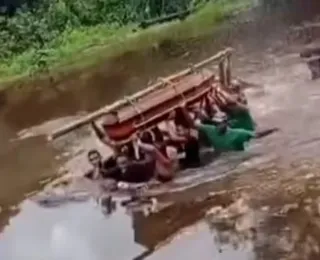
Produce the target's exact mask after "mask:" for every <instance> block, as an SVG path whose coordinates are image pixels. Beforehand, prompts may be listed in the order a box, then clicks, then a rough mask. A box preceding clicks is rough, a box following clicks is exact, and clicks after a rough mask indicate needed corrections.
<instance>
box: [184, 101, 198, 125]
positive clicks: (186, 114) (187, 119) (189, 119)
mask: <svg viewBox="0 0 320 260" xmlns="http://www.w3.org/2000/svg"><path fill="white" fill-rule="evenodd" d="M181 111H182V114H183V116H184V118H185V120H186V121H187V123H188V125H189V127H190V128H198V126H197V124H196V123H195V121H194V120H193V119H192V118H191V116H190V114H189V112H188V110H187V108H186V106H185V105H181Z"/></svg>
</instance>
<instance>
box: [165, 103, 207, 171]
mask: <svg viewBox="0 0 320 260" xmlns="http://www.w3.org/2000/svg"><path fill="white" fill-rule="evenodd" d="M170 119H171V125H169V127H168V132H167V133H168V142H167V143H168V145H172V146H175V147H176V148H177V151H178V152H183V153H184V154H185V157H184V158H182V159H180V168H182V169H186V168H197V167H199V166H200V164H201V162H200V144H199V140H198V136H197V134H195V133H194V131H192V129H190V128H189V125H188V122H187V121H186V120H185V118H184V114H183V112H182V111H181V109H176V111H173V113H172V114H171V117H170Z"/></svg>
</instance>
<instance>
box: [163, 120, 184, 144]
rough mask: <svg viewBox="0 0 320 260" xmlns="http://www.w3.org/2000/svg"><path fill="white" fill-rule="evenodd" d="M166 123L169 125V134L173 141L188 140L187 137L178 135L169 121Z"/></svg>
mask: <svg viewBox="0 0 320 260" xmlns="http://www.w3.org/2000/svg"><path fill="white" fill-rule="evenodd" d="M166 125H167V131H168V135H169V137H170V139H171V140H172V141H176V142H181V143H183V142H186V138H184V137H182V136H179V135H177V133H176V131H175V130H174V129H172V127H171V126H170V124H169V122H167V124H166Z"/></svg>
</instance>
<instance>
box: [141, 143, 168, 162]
mask: <svg viewBox="0 0 320 260" xmlns="http://www.w3.org/2000/svg"><path fill="white" fill-rule="evenodd" d="M137 143H138V146H139V148H141V149H142V150H143V151H145V152H146V153H148V154H150V155H151V156H152V157H153V158H155V159H156V160H158V161H159V162H160V163H162V164H164V165H170V164H171V160H170V159H168V158H166V157H165V156H164V155H163V154H162V153H161V152H160V151H159V150H158V149H157V148H156V147H155V146H154V145H152V144H146V143H142V142H141V141H138V142H137Z"/></svg>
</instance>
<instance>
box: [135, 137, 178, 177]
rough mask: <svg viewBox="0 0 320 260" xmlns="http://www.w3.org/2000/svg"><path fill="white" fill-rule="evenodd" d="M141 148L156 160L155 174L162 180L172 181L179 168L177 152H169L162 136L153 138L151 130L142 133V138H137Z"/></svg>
mask: <svg viewBox="0 0 320 260" xmlns="http://www.w3.org/2000/svg"><path fill="white" fill-rule="evenodd" d="M137 144H138V146H139V148H140V149H142V151H143V152H144V153H146V154H148V156H152V157H153V158H154V160H155V163H156V166H155V176H156V178H157V179H158V180H159V181H161V182H168V181H171V180H172V179H173V177H174V174H175V172H176V170H177V167H176V165H177V164H176V160H177V153H176V152H175V153H174V152H171V154H170V153H169V151H168V150H169V149H167V146H166V144H165V143H164V140H163V138H162V137H160V136H158V137H157V139H156V138H155V140H154V138H153V136H152V133H151V132H150V131H145V132H143V133H142V135H141V137H140V139H137Z"/></svg>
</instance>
